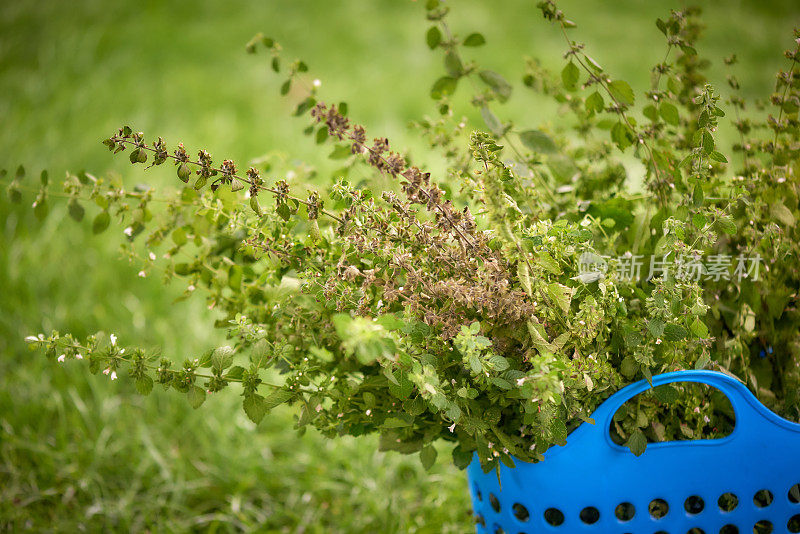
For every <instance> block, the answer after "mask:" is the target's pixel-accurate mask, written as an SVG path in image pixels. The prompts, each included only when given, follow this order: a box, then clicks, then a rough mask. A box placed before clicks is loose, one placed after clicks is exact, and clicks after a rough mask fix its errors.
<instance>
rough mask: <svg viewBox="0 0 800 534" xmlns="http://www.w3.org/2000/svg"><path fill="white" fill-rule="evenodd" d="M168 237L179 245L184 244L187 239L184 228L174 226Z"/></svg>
mask: <svg viewBox="0 0 800 534" xmlns="http://www.w3.org/2000/svg"><path fill="white" fill-rule="evenodd" d="M170 238H171V239H172V242H173V243H175V244H176V245H178V246H179V247H180V246H183V245H185V244H186V243H187V241H188V239H187V238H186V230H184V229H183V228H175V229H174V230H173V231H172V234H170Z"/></svg>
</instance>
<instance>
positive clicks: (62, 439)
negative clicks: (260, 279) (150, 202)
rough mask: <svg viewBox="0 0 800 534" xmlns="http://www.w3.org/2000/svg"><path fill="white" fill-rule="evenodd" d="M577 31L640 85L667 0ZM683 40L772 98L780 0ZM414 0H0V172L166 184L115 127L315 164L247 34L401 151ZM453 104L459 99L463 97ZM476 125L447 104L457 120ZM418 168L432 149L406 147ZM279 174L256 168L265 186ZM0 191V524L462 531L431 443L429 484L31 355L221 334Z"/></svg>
mask: <svg viewBox="0 0 800 534" xmlns="http://www.w3.org/2000/svg"><path fill="white" fill-rule="evenodd" d="M449 4H450V6H451V7H452V9H453V13H452V16H451V19H450V20H451V22H450V24H451V28H452V29H453V30H454V31H455V32H457V33H461V34H462V35H466V34H467V33H470V32H472V31H480V32H482V33H483V34H484V35H485V36H486V38H487V41H488V46H486V47H484V48H483V49H478V50H475V55H474V57H475V58H476V59H478V60H479V61H480V62H481V63H482V64H483V65H485V66H486V67H487V68H491V69H493V70H496V71H498V72H500V73H502V74H504V75H505V76H506V77H507V78H508V79H509V80H512V81H513V82H515V83H516V82H518V81H519V80H520V78H521V76H522V73H523V65H524V61H523V57H524V56H526V55H531V56H536V57H540V58H541V59H542V60H543V62H544V64H545V65H548V66H552V67H555V68H558V66H559V65H560V62H561V54H562V53H563V51H564V42H563V40H562V39H561V37H560V35H559V34H558V33H557V32H555V30H554V28H552V27H550V26H549V25H548V24H546V23H544V22H543V21H542V20H541V17H540V15H539V12H538V10H537V9H536V8H535V2H533V1H530V0H529V1H521V0H508V1H503V2H484V1H480V0H453V1H451V2H449ZM560 5H561V7H562V8H563V9H564V10H565V11H566V12H567V13H568V16H569V17H570V18H571V19H573V20H575V21H576V22H577V24H578V30H577V31H575V30H573V31H574V32H575V37H576V38H577V39H578V40H581V41H585V42H586V43H587V44H588V46H589V50H590V52H589V53H590V54H591V55H592V56H593V57H595V58H596V59H597V60H598V61H600V62H601V63H602V64H603V65H604V66H605V67H606V68H607V70H608V71H609V72H611V73H614V74H615V75H616V76H617V77H622V78H624V79H626V80H629V81H630V82H631V83H632V85H634V87H635V88H636V89H637V90H644V89H645V88H646V87H647V86H648V83H649V82H648V80H649V68H650V66H651V65H652V64H654V63H656V62H657V61H660V59H661V57H662V56H663V51H664V45H663V39H662V36H661V34H660V33H659V32H658V31H657V29H656V27H655V25H654V23H653V22H654V20H655V18H656V17H658V16H662V17H663V16H665V14H667V13H668V11H669V9H670V8H679V7H681V4H679V3H676V2H661V1H644V0H616V1H614V2H599V1H595V2H588V1H583V2H582V1H579V0H564V1H563V2H561V4H560ZM700 5H701V6H702V7H703V8H704V10H705V13H706V17H705V20H706V22H707V24H708V28H707V31H706V34H705V37H704V38H703V39H702V41H701V42H700V44H699V47H698V48H699V50H700V52H701V53H702V54H704V55H706V56H707V57H709V58H710V59H711V60H712V61H713V64H712V67H711V69H710V77H711V79H712V81H713V82H715V85H716V86H717V87H718V88H720V89H724V87H725V85H724V76H725V70H724V68H723V65H722V58H723V57H725V56H727V55H729V54H730V53H732V52H736V53H737V55H738V57H739V59H740V65H739V66H738V68H737V70H736V73H737V75H738V77H739V79H740V81H741V83H742V88H743V92H744V93H745V94H746V95H748V96H767V95H768V93H769V91H770V90H771V88H772V86H773V84H774V73H775V71H776V70H777V69H778V68H781V67H783V66H784V64H785V63H784V60H783V57H782V51H783V50H784V49H785V48H787V47H789V46H790V44H791V29H792V27H793V25H797V24H799V23H800V5H798V4H797V2H796V1H795V0H778V1H771V2H765V1H759V0H740V1H715V2H701V3H700ZM427 27H428V25H427V24H426V21H425V18H424V6H423V5H422V2H413V1H399V0H372V1H369V2H357V1H348V2H325V1H322V0H271V1H268V2H244V1H242V0H229V1H227V2H212V1H209V0H195V1H194V2H191V3H189V2H184V3H177V2H161V1H141V2H107V1H98V0H83V1H78V2H63V1H53V0H45V1H40V2H35V3H34V2H30V1H15V2H2V3H0V120H2V123H1V124H2V127H0V168H7V169H9V170H10V171H12V172H13V169H15V168H16V166H17V165H18V164H24V165H25V167H26V168H27V169H28V171H29V178H28V180H30V184H29V185H30V186H31V187H35V186H36V184H37V182H38V180H37V179H36V178H35V177H36V176H37V175H38V173H39V172H40V171H41V169H43V168H46V169H48V170H49V171H50V176H51V180H59V179H60V178H61V177H63V175H64V172H65V171H67V170H71V171H73V172H75V171H79V170H82V169H85V170H87V171H88V172H91V173H93V174H95V175H98V176H99V175H106V174H108V173H112V172H119V173H121V174H122V175H123V177H124V180H125V182H126V183H127V184H135V183H139V182H147V183H149V184H152V185H155V186H156V187H163V186H165V185H167V184H168V185H169V186H174V174H173V172H172V170H171V168H170V170H166V169H164V170H161V171H150V172H148V173H145V172H144V171H143V170H142V169H141V167H137V168H131V167H130V166H129V165H128V164H127V163H126V158H113V157H112V156H111V155H110V153H108V152H107V151H106V149H105V148H104V147H103V146H101V144H100V140H101V139H102V138H104V137H107V136H108V135H110V134H111V133H113V132H114V131H115V130H116V128H117V127H119V126H121V125H122V124H130V125H131V126H133V127H134V129H135V130H143V131H144V132H145V133H146V134H147V137H148V139H150V138H151V137H153V136H155V135H162V136H164V137H165V139H166V140H167V142H168V143H170V144H174V143H175V142H177V141H179V140H180V141H183V142H184V143H185V144H186V146H187V148H190V149H192V150H193V151H196V150H197V148H200V147H203V148H207V149H209V150H210V151H211V153H212V155H214V156H215V159H216V160H219V159H221V158H222V157H223V156H224V157H231V158H233V159H234V160H236V161H237V162H238V163H239V165H240V166H242V165H244V164H245V162H247V161H250V160H252V159H254V158H258V157H261V156H263V155H265V154H267V153H274V154H278V155H281V156H282V157H284V158H287V159H288V160H290V161H294V160H302V161H306V162H308V163H309V164H310V165H312V166H319V167H320V169H325V168H326V167H325V165H326V163H325V157H324V156H325V155H326V154H327V151H325V152H320V151H319V150H318V148H317V147H316V146H315V145H314V143H313V141H311V140H309V139H308V138H306V137H305V136H303V135H302V133H301V130H302V128H303V127H304V125H305V124H304V123H302V122H299V121H297V120H295V119H292V118H291V116H290V115H291V111H292V109H293V105H294V101H292V100H289V99H284V98H281V97H279V96H278V87H279V84H280V82H281V81H282V80H281V78H279V77H276V76H275V75H273V74H272V73H271V72H269V70H268V68H267V61H266V56H265V55H264V54H263V53H261V54H259V55H256V56H248V55H246V54H245V53H244V44H245V43H246V42H247V41H248V40H249V39H250V38H251V37H252V36H253V35H254V34H255V33H257V32H264V33H265V34H266V35H269V36H272V37H274V38H275V39H277V40H278V41H279V42H280V43H281V44H282V46H283V48H284V57H285V58H287V59H292V58H295V57H299V58H302V59H304V60H305V61H306V62H307V63H308V64H309V66H310V69H311V74H312V75H313V77H316V78H319V79H320V80H321V81H322V88H321V89H322V90H321V98H323V99H325V100H329V101H339V100H347V101H348V102H349V104H350V115H351V116H352V117H353V118H354V119H355V120H356V121H358V122H360V123H362V124H364V125H365V126H366V127H367V131H368V133H369V134H372V135H386V136H388V137H389V138H390V139H391V140H393V143H394V145H395V146H397V147H408V148H409V149H411V150H412V151H413V150H414V149H415V148H417V149H418V148H420V147H422V146H423V145H422V143H421V142H420V141H419V140H417V139H416V138H415V134H414V132H413V131H409V130H407V128H406V125H407V123H408V121H410V120H412V119H418V118H421V117H422V116H424V115H426V114H433V113H434V107H433V106H432V104H431V102H430V100H429V99H428V97H427V94H428V88H429V87H430V84H431V83H432V82H433V80H434V79H435V78H436V77H438V76H439V75H440V72H441V71H442V66H441V56H440V54H432V53H430V52H429V51H428V50H427V47H426V45H425V39H424V34H425V31H426V30H427ZM516 85H517V88H516V90H517V91H519V94H517V95H516V96H515V98H513V99H512V100H511V102H510V103H509V104H507V105H506V106H504V107H501V108H499V109H498V114H499V115H500V116H501V117H502V118H504V119H507V118H509V117H514V118H515V121H516V122H517V123H518V124H521V125H529V126H531V127H533V126H535V125H537V124H540V123H541V122H543V121H544V122H547V121H552V120H555V117H554V116H553V115H552V113H551V112H550V113H549V114H548V111H552V110H551V108H548V107H547V106H543V105H542V103H541V102H539V101H537V100H535V99H534V98H532V97H531V95H530V94H527V95H526V94H523V92H522V89H521V87H520V85H519V84H518V83H516ZM461 96H462V97H463V96H465V94H461ZM457 112H458V113H464V114H468V115H470V116H472V112H471V111H470V110H469V109H468V107H466V106H462V108H461V109H458V110H457ZM417 162H418V163H423V164H424V163H428V164H430V165H432V166H433V168H437V162H436V161H426V160H425V159H424V158H419V157H417ZM271 178H274V177H271ZM25 200H26V201H25V202H24V203H23V204H22V205H20V206H17V205H10V204H9V203H8V201H7V199H6V196H5V194H3V195H2V198H1V199H0V232H2V235H1V236H0V530H13V531H17V530H25V529H30V530H36V531H40V530H56V531H65V532H77V531H97V530H120V531H127V530H132V531H142V530H151V531H161V530H178V531H185V530H206V529H208V530H210V531H230V530H255V529H259V530H262V531H269V532H343V533H355V532H436V533H438V532H467V531H469V530H470V525H471V519H470V515H469V503H468V495H467V492H466V488H465V482H464V477H463V473H461V472H459V471H457V470H456V469H455V468H453V467H452V466H450V465H449V464H450V459H449V450H448V449H447V448H446V447H445V446H441V447H440V448H439V461H438V463H437V465H436V466H435V467H434V469H433V470H432V471H431V472H429V473H425V472H424V471H423V470H422V468H421V467H420V466H419V462H418V459H417V458H416V457H410V458H406V457H401V456H399V455H395V454H382V453H379V452H377V441H376V440H375V439H372V438H364V439H358V440H352V439H346V440H338V441H328V440H324V439H322V438H321V437H319V436H318V435H316V434H314V433H308V434H306V435H305V436H303V437H298V436H296V435H295V434H294V432H293V431H292V429H291V427H292V424H293V422H292V413H291V411H289V410H284V411H278V412H276V413H273V414H271V415H270V416H268V417H267V418H266V419H265V420H264V421H263V422H262V423H261V424H260V425H259V426H258V428H255V427H254V425H252V424H251V423H250V422H249V421H248V420H247V419H246V418H245V417H244V414H243V413H242V412H241V410H240V409H239V402H240V398H239V397H237V396H236V394H235V392H230V394H222V395H218V396H215V397H213V398H210V399H209V400H208V401H207V402H206V404H205V405H204V406H203V408H202V409H200V410H199V411H194V410H192V409H191V408H190V407H189V406H188V404H187V403H186V402H185V401H184V399H182V398H179V397H176V396H174V395H172V394H170V393H160V392H157V393H155V394H153V395H151V396H150V397H147V398H142V397H139V396H137V395H136V393H135V392H134V390H133V387H132V385H131V384H130V383H128V382H127V380H126V379H125V378H124V377H123V378H121V379H120V380H119V381H118V382H115V383H114V384H109V382H108V380H107V377H103V376H99V377H94V376H91V375H89V374H88V371H87V370H86V368H85V367H82V366H80V365H79V364H78V363H77V362H71V363H69V364H67V365H63V366H58V365H55V364H51V363H49V362H47V361H45V359H44V357H43V356H41V355H40V354H38V353H31V352H29V351H28V350H27V349H26V347H25V345H24V343H23V341H22V340H23V337H24V336H25V335H29V334H32V333H38V332H48V331H49V330H51V329H58V330H60V331H62V332H67V331H68V332H72V333H74V334H76V335H78V336H83V335H86V334H88V333H91V332H94V331H96V330H99V329H105V330H107V331H110V332H114V333H116V334H117V335H118V336H119V337H120V340H121V342H123V343H125V344H136V345H153V344H155V345H162V346H163V347H164V354H166V355H169V356H170V357H172V358H173V359H175V360H178V361H181V360H182V359H183V358H184V357H185V356H187V355H195V354H198V353H200V352H202V351H203V350H205V349H206V348H208V347H211V346H214V345H215V344H217V343H220V342H221V341H222V339H221V337H220V335H219V334H218V333H215V332H211V331H210V330H209V328H207V326H206V325H208V324H209V323H210V321H211V320H212V313H211V312H210V311H208V310H207V309H205V307H204V305H203V303H202V301H201V300H200V299H195V300H190V301H185V302H180V303H174V299H175V298H176V296H177V295H179V294H180V293H181V291H182V289H183V288H180V287H167V288H164V287H163V286H162V285H161V284H160V281H159V279H158V277H157V276H153V277H150V278H145V279H142V278H138V277H137V276H136V270H137V269H136V268H135V267H134V266H130V265H128V264H126V263H125V262H124V261H122V260H120V259H119V254H118V246H119V243H120V242H121V237H122V234H121V229H120V228H114V227H113V225H112V228H114V230H113V231H114V237H113V238H110V237H109V235H110V234H104V235H103V236H99V237H98V236H93V235H92V234H91V231H90V225H89V224H88V223H84V224H82V225H78V224H74V223H72V222H71V221H69V220H68V219H67V217H66V216H65V209H64V208H65V206H64V205H63V204H60V203H59V202H58V201H57V199H55V198H53V199H51V204H52V205H53V208H54V209H53V211H54V213H53V214H52V215H51V216H50V217H49V218H47V219H46V220H45V221H44V222H42V223H39V222H38V221H36V219H35V218H34V217H33V213H32V210H31V209H30V202H31V201H32V200H33V193H28V196H27V197H26V199H25Z"/></svg>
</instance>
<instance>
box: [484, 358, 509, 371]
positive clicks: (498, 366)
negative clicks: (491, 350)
mask: <svg viewBox="0 0 800 534" xmlns="http://www.w3.org/2000/svg"><path fill="white" fill-rule="evenodd" d="M488 361H489V365H490V366H491V367H492V369H494V370H495V371H497V372H500V373H502V372H503V371H505V370H506V369H508V360H507V359H506V358H504V357H503V356H500V355H499V354H493V355H492V356H490V357H489V360H488Z"/></svg>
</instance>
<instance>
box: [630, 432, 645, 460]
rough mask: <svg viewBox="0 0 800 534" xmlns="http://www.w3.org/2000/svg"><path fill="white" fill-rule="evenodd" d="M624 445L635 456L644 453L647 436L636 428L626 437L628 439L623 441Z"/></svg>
mask: <svg viewBox="0 0 800 534" xmlns="http://www.w3.org/2000/svg"><path fill="white" fill-rule="evenodd" d="M625 445H626V446H627V447H628V448H629V449H630V450H631V452H632V453H633V454H635V455H636V456H641V455H642V454H644V451H645V449H647V438H646V437H645V435H644V432H642V431H641V430H639V429H638V428H637V429H636V430H634V431H633V434H631V437H630V438H628V441H627V442H625Z"/></svg>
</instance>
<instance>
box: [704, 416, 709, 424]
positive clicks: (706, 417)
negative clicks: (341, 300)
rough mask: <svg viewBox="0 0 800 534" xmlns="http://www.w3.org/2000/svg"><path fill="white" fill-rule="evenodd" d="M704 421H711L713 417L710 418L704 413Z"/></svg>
mask: <svg viewBox="0 0 800 534" xmlns="http://www.w3.org/2000/svg"><path fill="white" fill-rule="evenodd" d="M703 421H705V422H706V423H709V422H711V419H709V418H708V416H707V415H704V416H703Z"/></svg>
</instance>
